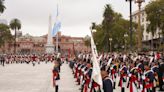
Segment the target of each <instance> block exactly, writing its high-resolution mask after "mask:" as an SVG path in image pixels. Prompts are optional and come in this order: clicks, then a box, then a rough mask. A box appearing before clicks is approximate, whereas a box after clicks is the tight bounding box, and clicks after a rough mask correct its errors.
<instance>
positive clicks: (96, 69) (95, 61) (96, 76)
mask: <svg viewBox="0 0 164 92" xmlns="http://www.w3.org/2000/svg"><path fill="white" fill-rule="evenodd" d="M91 50H92V62H93V71H92V79H93V80H94V82H96V83H97V84H98V85H99V86H100V88H102V86H103V85H102V77H101V71H100V66H99V63H98V59H97V56H98V54H97V49H96V45H95V43H94V40H93V36H92V35H91Z"/></svg>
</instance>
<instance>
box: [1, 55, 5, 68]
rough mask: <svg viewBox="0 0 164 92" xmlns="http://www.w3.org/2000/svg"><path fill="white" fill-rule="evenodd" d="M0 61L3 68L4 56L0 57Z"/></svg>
mask: <svg viewBox="0 0 164 92" xmlns="http://www.w3.org/2000/svg"><path fill="white" fill-rule="evenodd" d="M0 60H1V64H2V66H5V56H4V55H2V56H1V57H0Z"/></svg>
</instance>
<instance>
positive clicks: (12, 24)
mask: <svg viewBox="0 0 164 92" xmlns="http://www.w3.org/2000/svg"><path fill="white" fill-rule="evenodd" d="M10 28H11V29H12V30H15V42H14V54H16V31H17V30H20V29H21V22H20V20H18V19H13V20H11V22H10Z"/></svg>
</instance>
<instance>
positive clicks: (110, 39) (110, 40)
mask: <svg viewBox="0 0 164 92" xmlns="http://www.w3.org/2000/svg"><path fill="white" fill-rule="evenodd" d="M112 40H113V39H112V38H109V42H110V52H112Z"/></svg>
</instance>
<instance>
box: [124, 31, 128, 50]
mask: <svg viewBox="0 0 164 92" xmlns="http://www.w3.org/2000/svg"><path fill="white" fill-rule="evenodd" d="M127 37H128V34H127V33H126V34H124V38H125V52H126V50H127V39H126V38H127Z"/></svg>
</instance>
